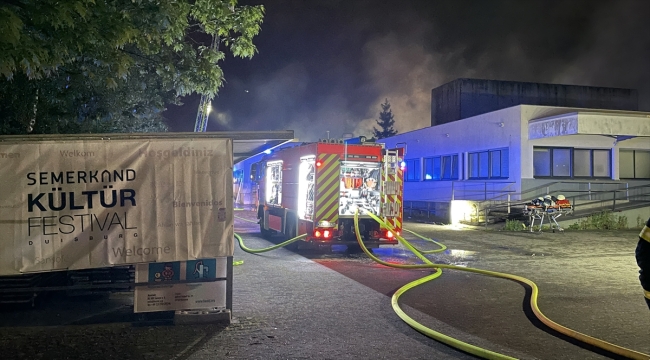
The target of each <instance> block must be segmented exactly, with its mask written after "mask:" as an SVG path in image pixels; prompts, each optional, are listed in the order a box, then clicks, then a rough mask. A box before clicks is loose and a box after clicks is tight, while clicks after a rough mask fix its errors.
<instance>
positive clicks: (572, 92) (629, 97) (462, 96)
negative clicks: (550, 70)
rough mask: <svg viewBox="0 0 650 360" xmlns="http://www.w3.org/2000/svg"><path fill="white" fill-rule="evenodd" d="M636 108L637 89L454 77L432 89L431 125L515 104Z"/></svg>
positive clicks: (615, 108) (612, 108)
mask: <svg viewBox="0 0 650 360" xmlns="http://www.w3.org/2000/svg"><path fill="white" fill-rule="evenodd" d="M521 104H528V105H543V106H559V107H577V108H593V109H611V110H630V111H636V110H638V92H637V91H636V90H633V89H617V88H604V87H592V86H577V85H560V84H540V83H528V82H516V81H498V80H482V79H457V80H454V81H452V82H449V83H447V84H444V85H442V86H440V87H437V88H435V89H433V90H432V91H431V125H432V126H434V125H439V124H445V123H449V122H452V121H456V120H460V119H466V118H469V117H473V116H476V115H479V114H483V113H488V112H492V111H496V110H499V109H504V108H509V107H513V106H516V105H521Z"/></svg>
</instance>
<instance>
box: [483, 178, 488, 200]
mask: <svg viewBox="0 0 650 360" xmlns="http://www.w3.org/2000/svg"><path fill="white" fill-rule="evenodd" d="M483 185H485V186H484V188H483V200H484V201H485V200H487V181H486V182H484V183H483Z"/></svg>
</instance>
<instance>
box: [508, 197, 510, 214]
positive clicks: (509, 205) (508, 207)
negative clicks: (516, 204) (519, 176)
mask: <svg viewBox="0 0 650 360" xmlns="http://www.w3.org/2000/svg"><path fill="white" fill-rule="evenodd" d="M508 214H510V194H508Z"/></svg>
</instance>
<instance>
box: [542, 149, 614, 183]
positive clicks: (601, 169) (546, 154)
mask: <svg viewBox="0 0 650 360" xmlns="http://www.w3.org/2000/svg"><path fill="white" fill-rule="evenodd" d="M611 169H612V165H611V152H610V150H599V149H574V148H551V147H534V148H533V176H534V177H562V178H572V177H585V178H608V177H611Z"/></svg>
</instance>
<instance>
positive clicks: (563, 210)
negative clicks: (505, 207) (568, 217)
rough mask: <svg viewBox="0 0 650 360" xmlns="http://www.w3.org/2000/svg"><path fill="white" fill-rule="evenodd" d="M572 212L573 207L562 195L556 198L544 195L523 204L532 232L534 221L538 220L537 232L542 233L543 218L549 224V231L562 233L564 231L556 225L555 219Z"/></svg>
mask: <svg viewBox="0 0 650 360" xmlns="http://www.w3.org/2000/svg"><path fill="white" fill-rule="evenodd" d="M572 212H573V205H571V203H570V202H569V200H567V199H566V198H565V197H564V196H563V195H558V196H557V197H554V196H551V195H546V196H545V197H543V198H542V197H540V198H537V199H535V200H532V201H530V202H528V203H526V204H524V214H525V215H528V219H529V222H528V223H529V225H528V227H529V229H530V232H533V228H534V226H535V221H536V220H539V230H538V231H542V225H544V218H546V217H547V218H548V220H549V222H550V223H551V224H550V225H551V230H552V231H553V232H555V230H556V229H557V230H558V231H564V229H563V228H562V227H561V226H560V224H558V223H557V219H558V218H559V217H560V216H562V215H565V214H571V213H572Z"/></svg>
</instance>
